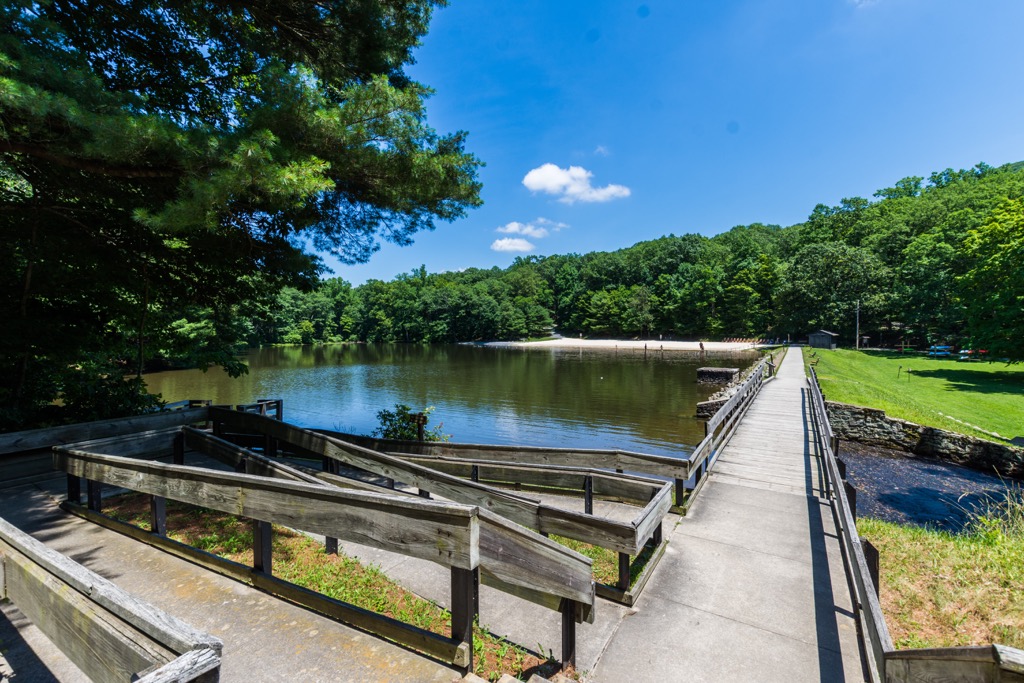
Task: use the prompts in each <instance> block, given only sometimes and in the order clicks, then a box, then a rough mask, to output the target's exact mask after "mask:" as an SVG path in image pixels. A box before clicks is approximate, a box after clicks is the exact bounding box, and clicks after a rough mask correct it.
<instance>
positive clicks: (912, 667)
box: [808, 367, 1024, 683]
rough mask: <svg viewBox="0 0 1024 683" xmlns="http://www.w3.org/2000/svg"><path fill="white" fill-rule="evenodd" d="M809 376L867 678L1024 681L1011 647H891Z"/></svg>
mask: <svg viewBox="0 0 1024 683" xmlns="http://www.w3.org/2000/svg"><path fill="white" fill-rule="evenodd" d="M810 373H811V376H810V378H809V380H808V387H809V388H808V393H809V398H810V401H809V403H810V404H811V415H812V419H813V424H814V432H815V440H816V442H817V446H818V450H819V452H820V453H821V457H822V460H823V462H824V465H825V469H826V482H827V485H826V491H827V492H828V495H829V497H830V499H831V501H832V512H833V516H834V518H835V522H836V526H837V527H838V529H839V531H840V535H839V539H840V544H841V547H842V549H843V557H844V559H845V565H846V572H847V575H848V577H849V579H850V585H851V586H852V589H853V593H854V596H853V597H854V600H855V607H856V610H857V618H858V621H859V622H860V631H861V634H862V637H863V638H864V639H865V641H866V642H865V645H866V647H865V651H866V654H867V657H868V668H869V672H870V675H871V680H872V681H873V682H875V683H882V682H883V681H884V682H886V683H916V682H917V681H962V682H964V683H975V682H976V683H995V682H996V681H1007V682H1009V681H1014V682H1017V683H1019V682H1020V681H1024V651H1021V650H1018V649H1015V648H1009V647H1004V646H1002V645H985V646H977V647H951V648H934V649H915V650H896V649H895V648H894V646H893V642H892V638H891V636H890V635H889V627H888V626H887V625H886V623H885V615H884V613H883V612H882V605H881V602H880V601H879V598H878V591H879V586H878V583H877V582H878V576H877V570H876V571H874V572H873V571H872V567H871V563H870V562H869V558H868V555H867V553H865V547H866V541H862V539H861V538H860V535H859V534H858V533H857V518H856V512H855V511H854V508H853V505H851V494H853V493H855V490H854V489H853V488H852V487H851V486H850V485H849V483H848V482H847V481H846V472H845V467H841V466H840V461H839V459H838V455H839V439H838V438H836V436H835V434H834V433H833V431H832V425H831V424H830V423H829V420H828V412H827V410H826V408H825V397H824V396H823V395H822V393H821V386H820V385H819V384H818V375H817V373H816V372H815V370H814V368H813V367H812V368H810ZM876 562H877V559H876Z"/></svg>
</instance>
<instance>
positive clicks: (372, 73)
mask: <svg viewBox="0 0 1024 683" xmlns="http://www.w3.org/2000/svg"><path fill="white" fill-rule="evenodd" d="M443 4H444V2H443V0H368V1H366V2H348V1H345V0H325V2H319V3H307V2H302V1H301V0H238V1H237V2H232V3H228V4H218V3H213V4H211V3H204V2H199V0H181V1H180V2H175V3H171V4H168V3H164V2H159V1H158V0H102V1H100V0H73V1H72V0H53V1H52V2H45V3H39V2H33V1H32V0H15V1H13V2H7V3H0V240H2V242H3V245H4V248H3V249H2V250H0V316H2V319H3V320H4V323H5V329H4V332H5V333H4V334H3V335H0V430H10V429H18V428H25V427H29V426H40V425H45V424H51V423H54V422H60V421H81V420H90V419H101V418H105V417H113V416H116V415H123V414H129V413H133V412H139V411H143V410H147V409H149V408H151V407H153V406H154V405H156V400H155V399H154V397H151V396H148V395H147V393H146V392H145V386H144V383H143V381H142V374H143V372H144V371H145V370H146V369H147V368H153V367H158V366H165V365H177V366H190V367H203V368H205V367H209V366H211V365H220V366H222V367H224V368H225V369H226V370H227V371H228V372H229V373H232V374H238V373H242V372H245V371H246V368H245V365H244V364H243V363H242V361H241V360H240V359H239V358H238V356H237V352H238V351H239V350H240V349H242V348H244V347H245V346H246V345H255V344H269V343H316V342H327V341H335V340H345V341H351V340H360V341H368V342H391V341H396V342H453V341H468V340H489V339H520V338H524V337H531V336H541V335H547V334H550V333H551V332H552V331H557V332H559V333H562V334H567V335H577V334H580V335H586V336H620V335H621V336H628V337H650V338H655V337H656V336H657V335H667V336H673V337H691V338H692V337H711V338H714V337H720V336H744V337H746V336H760V335H766V336H770V337H785V336H786V335H797V336H799V335H802V334H804V333H806V332H807V331H809V330H812V329H814V328H819V327H823V328H828V329H831V330H834V331H836V332H838V333H840V334H841V335H842V337H843V340H844V341H846V342H847V343H849V342H850V341H851V334H852V330H853V325H854V312H855V309H856V307H857V306H858V302H859V306H860V320H861V330H862V332H863V334H866V335H868V336H869V337H870V338H871V342H872V343H873V344H879V343H886V344H893V343H896V342H898V341H906V342H909V343H911V344H914V345H923V344H927V343H934V342H939V341H949V342H954V343H958V344H974V345H980V346H983V347H985V348H988V349H989V350H990V351H991V352H992V354H993V355H994V356H997V357H1008V358H1012V359H1015V360H1020V359H1022V357H1024V351H1022V348H1024V347H1022V345H1021V344H1020V339H1021V336H1022V335H1021V332H1022V331H1024V330H1022V329H1021V328H1022V326H1024V315H1022V314H1021V311H1022V301H1024V270H1022V269H1024V171H1022V170H1021V167H1020V165H1010V166H1004V167H1000V168H991V167H989V166H986V165H984V164H980V165H978V166H977V167H975V168H972V169H969V170H961V171H953V170H946V171H942V172H939V173H935V174H933V175H932V176H931V177H930V178H929V179H928V180H927V181H925V179H923V178H916V177H912V178H905V179H903V180H900V181H899V182H897V183H896V184H895V185H894V186H893V187H890V188H885V189H882V190H880V191H879V192H877V193H876V194H875V196H874V198H873V199H872V200H867V199H862V198H859V197H858V198H852V199H846V200H843V201H842V202H841V203H840V205H839V206H835V207H829V206H824V205H821V206H818V207H816V208H815V209H814V210H813V211H812V212H811V215H810V216H809V218H808V219H807V221H805V222H803V223H801V224H799V225H794V226H789V227H779V226H768V225H760V224H755V225H749V226H740V227H736V228H733V229H732V230H729V231H728V232H725V233H722V234H720V235H716V236H714V237H705V236H703V235H698V234H686V235H682V236H679V237H677V236H674V235H670V236H668V237H663V238H661V239H657V240H653V241H650V242H643V243H640V244H636V245H634V246H632V247H629V248H626V249H622V250H620V251H616V252H612V253H590V254H582V255H580V254H567V255H557V256H548V257H529V258H521V259H518V260H517V261H516V262H515V263H514V264H513V265H512V266H510V267H509V268H507V269H504V270H501V269H497V268H494V269H490V270H480V269H469V270H466V271H463V272H458V273H430V272H428V271H427V269H426V268H425V267H423V268H420V269H419V270H417V271H415V272H411V273H407V274H405V275H402V276H400V277H397V278H395V279H394V280H392V281H391V282H381V281H370V282H367V283H365V284H363V285H360V286H358V287H352V286H350V285H349V284H348V283H346V282H344V281H342V280H339V279H323V275H324V274H325V273H324V268H323V261H322V259H321V256H320V255H321V254H325V253H331V254H334V255H335V256H337V257H338V258H340V259H341V260H342V262H346V263H357V262H364V261H366V260H367V259H368V258H369V257H370V256H371V255H372V254H373V253H374V251H376V250H377V249H378V248H379V244H380V241H381V240H390V241H392V242H394V243H397V244H408V243H409V242H410V241H411V240H412V239H413V238H414V237H415V235H416V234H417V233H418V232H420V231H422V230H430V229H433V228H434V227H435V225H436V224H437V223H439V222H448V221H453V220H457V219H459V218H461V217H463V216H465V215H466V213H467V212H468V211H469V210H470V209H472V208H474V207H476V206H479V205H480V203H481V199H480V189H481V186H480V182H479V178H478V174H479V168H480V165H481V162H480V160H478V159H477V158H476V157H475V156H474V155H473V154H471V153H469V152H467V151H466V139H467V138H466V133H464V132H461V131H457V132H452V133H442V132H438V131H436V130H434V129H433V128H432V127H431V126H430V125H429V124H428V122H427V117H426V113H425V109H424V101H425V99H426V98H427V97H428V96H429V94H430V92H431V91H430V89H429V88H428V87H427V86H425V85H423V84H420V83H417V82H415V81H414V80H412V79H411V78H410V77H409V76H408V75H407V73H406V67H407V66H408V65H409V64H411V63H412V62H413V53H414V50H415V48H416V46H417V45H419V44H420V40H421V38H422V37H423V36H424V35H425V34H426V32H427V29H428V26H429V23H430V20H431V17H432V13H433V10H434V9H435V8H436V7H438V6H442V5H443ZM622 227H623V231H624V234H625V233H626V231H627V230H628V228H630V226H626V225H624V226H622ZM672 227H673V226H665V229H666V231H667V230H669V229H672Z"/></svg>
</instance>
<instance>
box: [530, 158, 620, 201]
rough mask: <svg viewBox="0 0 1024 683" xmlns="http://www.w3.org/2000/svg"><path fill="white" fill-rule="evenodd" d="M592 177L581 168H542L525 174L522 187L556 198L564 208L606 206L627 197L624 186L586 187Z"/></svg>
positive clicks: (547, 166) (591, 174)
mask: <svg viewBox="0 0 1024 683" xmlns="http://www.w3.org/2000/svg"><path fill="white" fill-rule="evenodd" d="M593 177H594V174H593V173H591V172H590V171H588V170H587V169H585V168H583V167H582V166H570V167H569V168H559V167H558V166H555V165H554V164H544V165H542V166H538V167H537V168H535V169H533V170H532V171H530V172H529V173H527V174H526V176H525V177H524V178H523V185H525V186H526V188H527V189H529V190H532V191H534V192H544V193H546V194H553V195H560V196H559V197H558V201H560V202H562V203H564V204H574V203H576V202H607V201H611V200H612V199H621V198H623V197H628V196H629V194H630V192H629V188H628V187H626V186H624V185H605V186H604V187H593V186H592V185H591V184H590V179H591V178H593Z"/></svg>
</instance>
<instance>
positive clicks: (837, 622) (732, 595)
mask: <svg viewBox="0 0 1024 683" xmlns="http://www.w3.org/2000/svg"><path fill="white" fill-rule="evenodd" d="M805 386H806V382H805V379H804V374H803V365H802V362H801V358H800V351H799V349H791V350H790V351H789V353H788V354H787V356H786V359H785V361H784V362H783V363H782V364H781V366H780V367H779V373H778V376H777V378H776V379H774V380H771V381H769V382H768V383H766V384H765V385H764V387H763V388H762V389H761V393H760V395H759V396H758V397H757V399H756V400H755V401H754V403H753V405H752V406H751V407H750V409H749V411H748V412H747V414H746V416H745V417H744V419H743V421H742V423H741V424H740V426H739V427H738V429H737V431H736V434H735V435H734V436H733V438H732V440H731V441H730V442H729V444H728V445H727V447H726V448H725V449H724V450H723V451H722V452H721V453H720V455H719V457H718V459H717V462H716V463H715V465H714V467H713V468H712V470H711V471H712V475H711V479H710V481H708V482H707V483H706V484H705V486H704V488H703V489H702V490H701V492H700V494H699V495H698V497H697V500H696V501H695V503H694V506H693V507H692V508H691V511H690V514H689V515H687V516H686V517H685V518H683V519H682V520H680V522H679V524H678V525H677V526H676V527H675V529H674V530H673V531H672V532H671V533H670V534H669V538H670V540H671V543H670V545H669V547H668V550H667V552H666V556H665V557H664V558H663V559H662V562H661V565H660V566H659V567H658V571H657V572H656V573H655V575H654V576H653V577H652V579H651V581H650V583H649V584H648V585H647V587H646V588H645V589H644V593H643V595H641V597H640V599H639V601H638V602H637V604H636V605H635V606H634V607H635V608H636V612H635V613H634V614H632V615H631V616H629V617H628V618H626V619H625V620H623V622H622V624H621V625H620V627H619V628H618V630H617V631H616V633H615V634H614V636H613V637H612V639H611V642H610V644H609V646H608V648H607V650H606V651H605V653H604V655H603V656H602V658H601V660H600V662H599V663H598V665H597V667H596V669H595V670H594V672H593V675H592V677H591V679H590V680H593V681H624V680H629V681H677V680H686V681H687V682H688V683H690V682H696V681H764V682H768V681H785V682H786V683H797V682H800V681H830V682H837V681H863V680H865V675H864V669H863V666H862V662H861V653H860V645H859V641H858V637H857V626H856V621H855V618H854V614H853V611H852V605H851V599H850V592H849V588H848V586H847V582H846V575H845V572H844V568H843V559H842V554H841V551H840V547H839V541H838V539H837V538H836V530H835V527H834V525H833V521H832V513H831V511H830V508H829V504H828V501H827V500H825V499H824V498H822V497H821V495H822V491H821V489H822V484H821V475H820V473H819V467H818V465H819V460H818V457H817V454H816V453H815V450H814V443H813V441H812V435H811V426H810V416H809V412H808V411H809V406H808V405H807V403H806V400H805V398H804V388H805Z"/></svg>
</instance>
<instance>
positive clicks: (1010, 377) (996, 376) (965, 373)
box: [914, 368, 1024, 395]
mask: <svg viewBox="0 0 1024 683" xmlns="http://www.w3.org/2000/svg"><path fill="white" fill-rule="evenodd" d="M914 375H915V376H917V377H933V378H935V379H941V380H944V381H946V382H948V383H949V387H948V388H949V389H952V390H955V391H973V392H978V393H982V394H1018V395H1019V394H1022V393H1024V372H1014V373H998V372H985V371H982V370H968V369H967V368H964V369H963V370H961V369H959V368H933V369H930V370H929V369H927V368H925V369H919V368H914Z"/></svg>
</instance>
